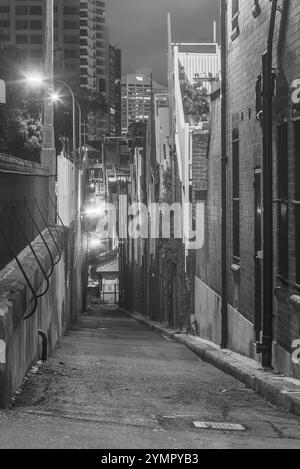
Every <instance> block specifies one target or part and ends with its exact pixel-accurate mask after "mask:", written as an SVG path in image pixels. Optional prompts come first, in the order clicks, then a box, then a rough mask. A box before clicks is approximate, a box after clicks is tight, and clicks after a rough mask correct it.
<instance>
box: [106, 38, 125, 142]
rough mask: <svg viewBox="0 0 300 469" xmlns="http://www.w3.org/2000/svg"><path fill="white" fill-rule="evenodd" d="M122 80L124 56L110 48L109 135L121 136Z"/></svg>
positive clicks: (113, 47)
mask: <svg viewBox="0 0 300 469" xmlns="http://www.w3.org/2000/svg"><path fill="white" fill-rule="evenodd" d="M121 79H122V55H121V50H120V49H119V48H117V47H115V46H112V45H110V46H109V133H110V134H111V135H115V136H120V135H121V133H122V125H121V99H122V98H121Z"/></svg>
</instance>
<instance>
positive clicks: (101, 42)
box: [0, 0, 108, 140]
mask: <svg viewBox="0 0 300 469" xmlns="http://www.w3.org/2000/svg"><path fill="white" fill-rule="evenodd" d="M45 5H46V2H45V1H44V0H0V15H1V16H0V18H1V19H0V42H1V44H3V45H5V44H7V45H8V44H11V45H16V46H17V47H18V48H19V49H20V50H21V51H22V56H23V57H24V62H25V64H26V67H27V68H28V69H29V70H30V71H40V72H42V71H43V66H44V45H45V44H44V42H45V38H44V35H45V34H44V31H45V13H46V11H45ZM54 31H55V34H54V55H55V74H56V76H57V77H59V78H62V79H63V80H65V81H67V82H68V83H69V84H70V85H71V86H72V88H73V89H74V92H75V93H79V91H80V89H86V90H88V92H89V94H91V95H93V94H97V93H101V94H102V96H103V99H104V100H105V102H107V101H108V28H107V25H106V20H105V2H104V1H102V0H89V1H82V0H55V1H54ZM105 132H106V124H105V120H104V119H103V117H102V118H101V117H99V113H97V112H93V113H90V115H89V119H88V140H99V139H100V138H101V134H102V133H105Z"/></svg>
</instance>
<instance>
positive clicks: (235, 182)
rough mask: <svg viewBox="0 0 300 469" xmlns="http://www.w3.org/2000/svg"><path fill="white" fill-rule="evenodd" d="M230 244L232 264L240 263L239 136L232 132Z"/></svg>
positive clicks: (237, 131) (236, 132) (235, 131)
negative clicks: (231, 245) (231, 246)
mask: <svg viewBox="0 0 300 469" xmlns="http://www.w3.org/2000/svg"><path fill="white" fill-rule="evenodd" d="M232 212H233V213H232V244H233V260H234V263H239V262H240V135H239V130H238V129H234V131H233V132H232Z"/></svg>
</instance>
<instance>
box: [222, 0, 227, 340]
mask: <svg viewBox="0 0 300 469" xmlns="http://www.w3.org/2000/svg"><path fill="white" fill-rule="evenodd" d="M226 23H227V0H221V74H222V77H221V97H222V98H221V99H222V100H221V172H222V174H221V198H222V228H221V231H222V235H221V236H222V338H221V347H222V348H226V347H227V341H228V302H227V103H226V101H227V67H226V58H227V24H226Z"/></svg>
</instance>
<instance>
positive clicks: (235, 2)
mask: <svg viewBox="0 0 300 469" xmlns="http://www.w3.org/2000/svg"><path fill="white" fill-rule="evenodd" d="M239 14H240V9H239V0H232V35H231V39H232V40H233V41H234V39H236V37H237V36H238V35H239V33H240V31H239Z"/></svg>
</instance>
